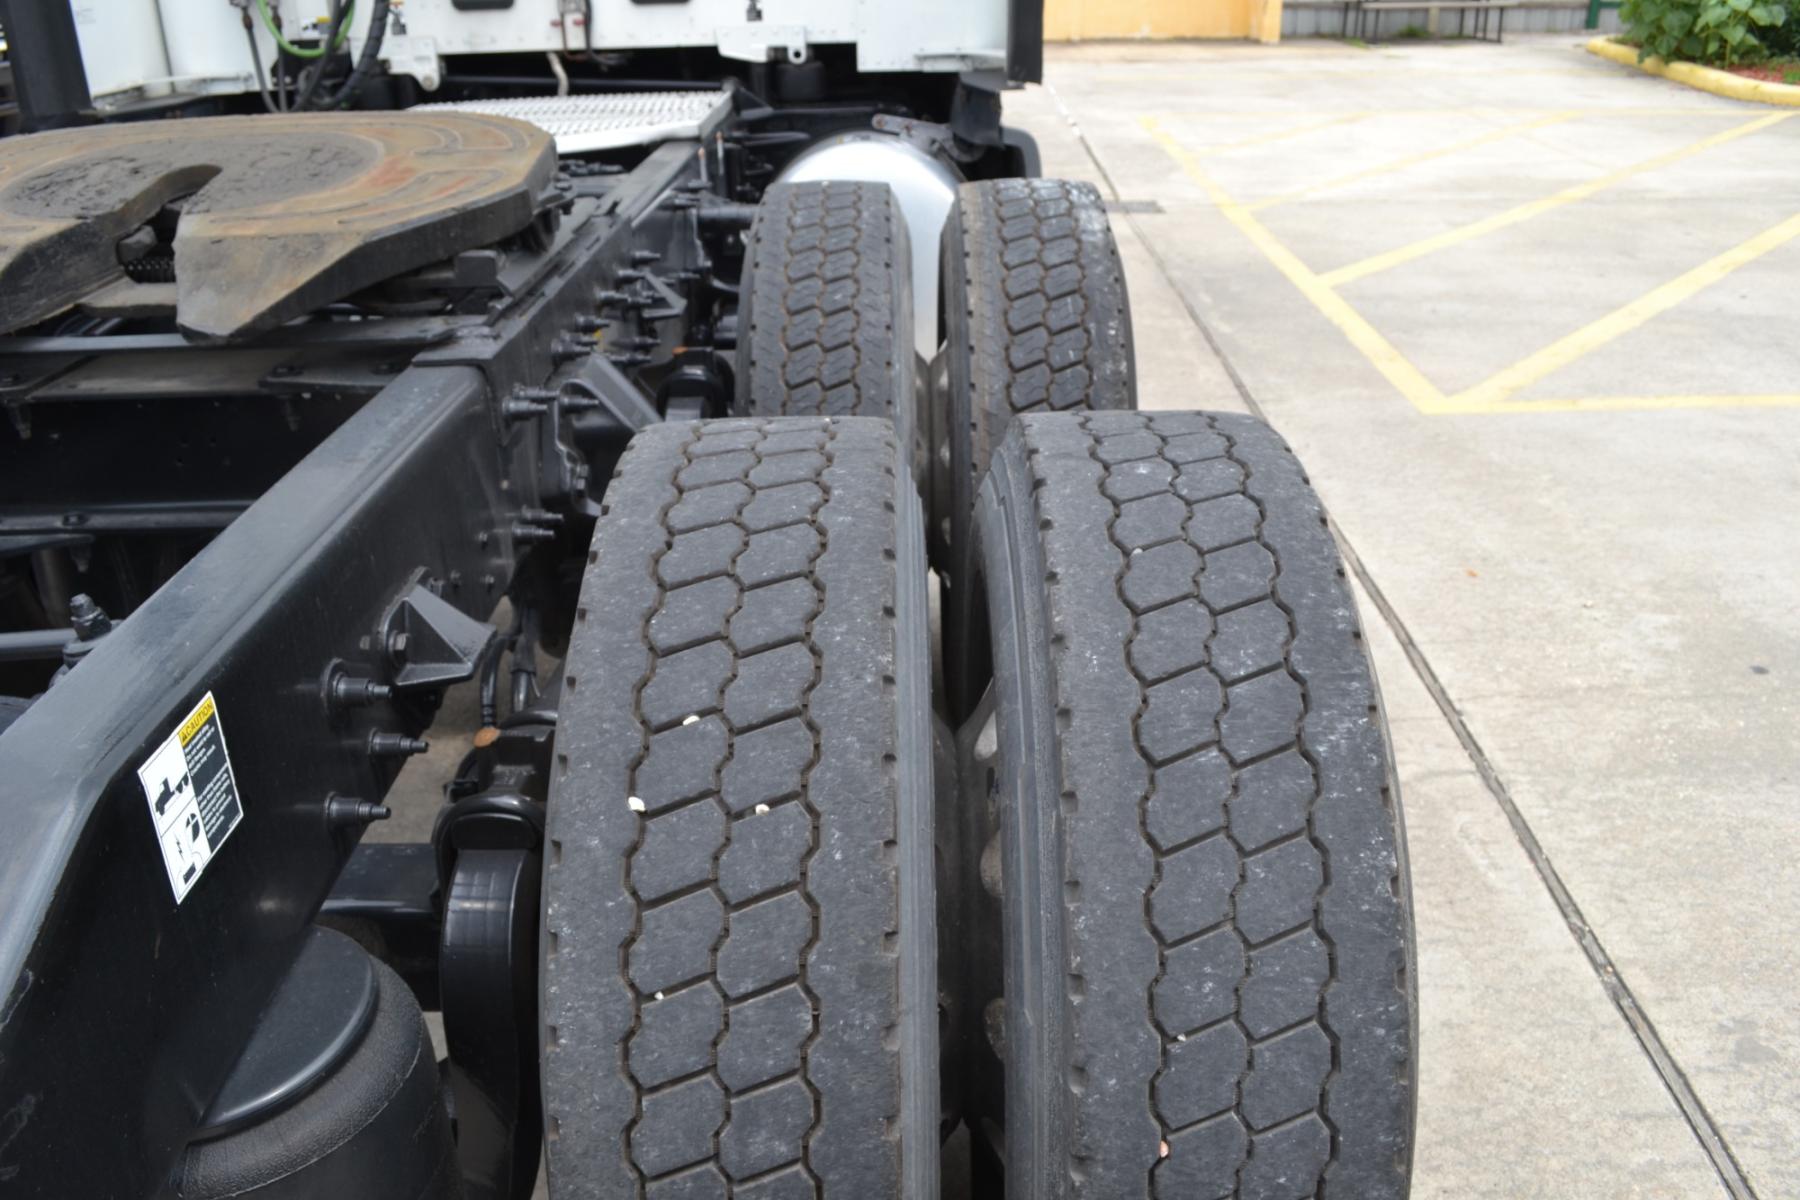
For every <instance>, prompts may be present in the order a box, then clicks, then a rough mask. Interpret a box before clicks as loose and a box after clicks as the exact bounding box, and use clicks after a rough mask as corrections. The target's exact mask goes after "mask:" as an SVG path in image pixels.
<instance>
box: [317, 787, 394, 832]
mask: <svg viewBox="0 0 1800 1200" xmlns="http://www.w3.org/2000/svg"><path fill="white" fill-rule="evenodd" d="M393 815H394V810H393V809H391V808H389V807H388V806H387V805H385V804H377V803H375V802H374V801H373V800H358V799H356V798H355V797H353V796H339V795H337V794H336V793H333V794H332V795H330V796H327V797H326V798H325V824H327V825H329V826H331V828H333V829H361V828H362V827H363V826H365V825H370V824H373V823H374V822H376V821H385V820H387V819H388V818H389V817H391V816H393Z"/></svg>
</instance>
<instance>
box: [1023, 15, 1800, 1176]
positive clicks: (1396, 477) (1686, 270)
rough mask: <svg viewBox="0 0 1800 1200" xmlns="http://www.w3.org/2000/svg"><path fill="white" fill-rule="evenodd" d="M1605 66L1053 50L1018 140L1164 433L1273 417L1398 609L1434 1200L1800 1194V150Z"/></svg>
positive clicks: (1389, 604) (1560, 60) (1454, 50)
mask: <svg viewBox="0 0 1800 1200" xmlns="http://www.w3.org/2000/svg"><path fill="white" fill-rule="evenodd" d="M1578 47H1579V39H1577V38H1572V37H1553V38H1541V39H1526V40H1520V41H1516V42H1514V43H1512V44H1508V45H1506V46H1500V47H1496V46H1485V45H1482V46H1478V45H1469V44H1442V45H1414V46H1394V45H1388V46H1380V47H1377V48H1375V49H1374V50H1361V49H1356V48H1352V47H1349V46H1345V45H1340V44H1335V43H1290V44H1287V45H1284V46H1280V47H1259V46H1237V45H1214V44H1199V45H1188V46H1138V45H1115V46H1085V47H1077V48H1071V49H1067V50H1056V49H1053V50H1052V51H1051V54H1050V63H1049V67H1048V73H1047V74H1048V78H1047V86H1046V87H1045V88H1039V89H1031V90H1028V91H1026V92H1023V93H1017V94H1010V95H1009V96H1008V97H1007V113H1008V118H1009V120H1012V121H1014V122H1016V123H1018V124H1021V125H1023V126H1024V127H1026V128H1028V129H1030V130H1031V131H1032V132H1033V133H1034V134H1035V135H1036V136H1037V137H1038V138H1039V139H1040V142H1041V144H1042V146H1043V149H1044V157H1045V169H1046V172H1047V173H1050V174H1063V175H1070V176H1074V177H1079V178H1090V179H1093V180H1095V182H1096V183H1098V184H1099V185H1100V186H1101V188H1102V190H1103V191H1104V192H1106V193H1107V194H1109V195H1110V196H1111V197H1113V198H1115V199H1117V200H1120V201H1122V202H1123V203H1122V204H1121V206H1120V207H1121V208H1122V209H1123V210H1125V211H1124V213H1123V214H1122V215H1120V216H1117V217H1115V221H1114V224H1115V228H1116V229H1117V230H1118V232H1119V235H1120V240H1121V252H1122V254H1123V256H1124V258H1125V263H1126V270H1127V274H1128V277H1129V280H1130V283H1131V287H1132V301H1133V315H1134V319H1135V321H1136V325H1137V331H1138V354H1139V362H1140V373H1141V378H1142V396H1143V400H1144V403H1145V404H1146V406H1155V407H1196V406H1197V407H1227V408H1241V407H1245V406H1252V407H1254V408H1255V409H1256V410H1258V411H1260V412H1262V413H1263V415H1265V416H1267V417H1268V418H1269V419H1270V420H1271V421H1273V423H1274V424H1275V425H1276V426H1277V427H1278V428H1279V429H1280V430H1281V431H1282V432H1283V433H1284V434H1285V435H1286V436H1287V437H1288V439H1289V440H1290V441H1291V442H1292V443H1293V444H1294V445H1295V447H1296V449H1297V450H1298V451H1299V452H1300V454H1301V455H1302V457H1303V458H1304V459H1305V461H1306V463H1307V465H1308V468H1309V470H1310V472H1311V474H1312V478H1313V480H1314V482H1315V483H1316V484H1317V486H1318V487H1319V490H1320V491H1321V493H1322V494H1323V496H1324V498H1325V501H1326V504H1327V505H1328V506H1329V508H1330V510H1331V512H1332V516H1333V519H1334V521H1335V523H1336V525H1337V527H1338V530H1339V532H1340V535H1341V536H1342V537H1343V539H1344V541H1345V544H1346V545H1347V547H1348V548H1349V549H1350V550H1351V551H1352V552H1353V554H1354V555H1355V556H1356V559H1357V560H1358V563H1359V565H1360V567H1361V571H1362V575H1363V582H1364V583H1365V584H1369V585H1372V586H1373V589H1374V591H1375V592H1376V593H1379V596H1380V601H1379V603H1377V602H1376V600H1375V598H1374V596H1373V594H1371V593H1370V592H1368V591H1365V592H1364V595H1363V596H1362V600H1363V606H1362V611H1363V616H1364V621H1365V624H1366V625H1367V626H1368V628H1369V631H1370V637H1371V644H1372V646H1373V648H1374V652H1375V656H1376V662H1377V669H1378V671H1379V673H1380V677H1381V681H1382V685H1383V688H1384V691H1385V693H1386V697H1387V702H1388V707H1389V711H1390V716H1391V719H1392V724H1393V733H1394V740H1395V748H1396V755H1397V759H1398V762H1399V767H1400V772H1401V780H1402V791H1403V795H1404V801H1405V806H1406V812H1407V816H1408V825H1409V832H1410V838H1411V850H1412V863H1413V881H1414V892H1415V900H1416V907H1417V914H1418V923H1419V938H1420V977H1421V1003H1422V1007H1423V1031H1422V1043H1423V1044H1422V1050H1421V1064H1422V1071H1421V1095H1420V1121H1419V1142H1418V1152H1417V1178H1416V1185H1415V1189H1414V1195H1415V1196H1420V1197H1424V1196H1445V1197H1449V1196H1457V1197H1484V1196H1492V1197H1523V1196H1532V1197H1581V1198H1583V1200H1587V1198H1596V1200H1597V1198H1601V1197H1664V1196H1666V1197H1700V1196H1740V1197H1742V1196H1750V1195H1755V1196H1761V1197H1763V1198H1765V1200H1769V1198H1773V1197H1778V1196H1795V1195H1800V1155H1796V1154H1795V1152H1794V1147H1795V1146H1796V1145H1800V1082H1797V1081H1796V1071H1795V1069H1794V1068H1795V1065H1796V1064H1797V1063H1800V1015H1797V1010H1796V1006H1795V1004H1794V999H1793V987H1794V980H1795V979H1796V978H1797V977H1800V948H1797V947H1796V944H1795V940H1794V938H1793V937H1792V935H1791V933H1790V932H1789V924H1790V920H1791V916H1792V913H1793V911H1794V909H1795V907H1796V905H1797V904H1800V870H1796V868H1795V866H1794V855H1795V850H1796V848H1797V847H1800V805H1797V804H1796V801H1797V800H1800V739H1797V738H1796V735H1795V731H1796V716H1797V715H1800V702H1797V701H1796V695H1797V692H1796V687H1795V683H1796V681H1797V680H1800V634H1796V629H1797V628H1800V621H1797V618H1800V537H1797V536H1796V532H1795V530H1796V523H1795V519H1794V516H1793V514H1794V512H1795V508H1796V501H1797V500H1800V391H1797V388H1800V385H1797V384H1796V383H1795V380H1796V379H1797V378H1800V339H1797V338H1795V337H1794V336H1793V333H1792V330H1791V327H1790V326H1791V321H1792V315H1793V313H1794V312H1795V311H1796V310H1797V308H1800V305H1797V304H1796V302H1797V301H1800V241H1796V240H1795V239H1796V237H1797V236H1800V218H1797V217H1796V213H1797V212H1800V201H1796V200H1795V198H1794V197H1795V195H1796V191H1795V183H1796V171H1795V168H1794V166H1793V164H1794V163H1795V162H1797V161H1800V153H1797V151H1800V120H1790V119H1789V114H1784V113H1778V112H1776V111H1774V110H1769V109H1764V108H1759V107H1755V106H1750V105H1743V104H1738V103H1735V102H1730V101H1723V100H1718V99H1715V98H1713V97H1709V96H1704V95H1700V94H1698V93H1693V92H1689V91H1686V90H1685V89H1682V88H1680V87H1678V86H1677V85H1674V84H1671V83H1668V82H1665V81H1661V80H1656V79H1652V78H1649V77H1647V76H1644V75H1641V74H1638V73H1636V72H1632V71H1629V70H1627V69H1625V68H1622V67H1617V66H1614V65H1612V64H1608V63H1605V62H1602V61H1599V60H1596V59H1594V58H1592V57H1590V56H1588V55H1585V54H1583V53H1581V52H1580V50H1579V49H1578ZM1209 338H1210V340H1209ZM1215 348H1216V350H1217V353H1215V352H1214V351H1215ZM1232 374H1235V376H1236V378H1237V381H1238V383H1241V387H1239V386H1238V385H1237V384H1236V383H1234V382H1233V379H1232Z"/></svg>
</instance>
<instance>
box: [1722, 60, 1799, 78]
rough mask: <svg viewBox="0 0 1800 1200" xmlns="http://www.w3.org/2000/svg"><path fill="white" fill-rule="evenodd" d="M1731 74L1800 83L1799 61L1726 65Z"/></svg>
mask: <svg viewBox="0 0 1800 1200" xmlns="http://www.w3.org/2000/svg"><path fill="white" fill-rule="evenodd" d="M1724 69H1725V70H1727V71H1730V72H1731V73H1732V74H1733V75H1742V76H1744V77H1745V78H1746V79H1766V80H1768V81H1769V82H1770V83H1800V62H1792V61H1789V62H1774V63H1758V64H1756V65H1755V66H1753V67H1726V68H1724Z"/></svg>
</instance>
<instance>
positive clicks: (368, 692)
mask: <svg viewBox="0 0 1800 1200" xmlns="http://www.w3.org/2000/svg"><path fill="white" fill-rule="evenodd" d="M402 636H404V635H402ZM393 693H394V689H393V688H391V687H389V686H388V685H387V684H385V683H377V682H376V681H375V680H373V679H361V678H358V677H357V676H355V675H333V676H332V677H331V700H332V703H334V704H343V705H363V704H373V703H375V702H376V701H377V700H386V699H387V698H388V697H389V696H391V695H393Z"/></svg>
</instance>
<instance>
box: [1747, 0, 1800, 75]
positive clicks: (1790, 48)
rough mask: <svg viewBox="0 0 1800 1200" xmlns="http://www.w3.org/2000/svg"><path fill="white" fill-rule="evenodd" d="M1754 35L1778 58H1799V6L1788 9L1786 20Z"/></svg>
mask: <svg viewBox="0 0 1800 1200" xmlns="http://www.w3.org/2000/svg"><path fill="white" fill-rule="evenodd" d="M1756 37H1757V40H1758V41H1760V42H1762V44H1763V45H1764V46H1766V47H1768V50H1769V53H1770V54H1773V55H1775V56H1777V57H1778V58H1800V7H1796V8H1793V9H1791V10H1789V12H1788V19H1787V20H1786V21H1784V22H1782V23H1781V24H1780V25H1777V26H1776V27H1775V28H1773V29H1765V30H1763V31H1762V32H1761V33H1759V34H1757V35H1756ZM1789 82H1790V83H1791V82H1793V81H1792V80H1789Z"/></svg>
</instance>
